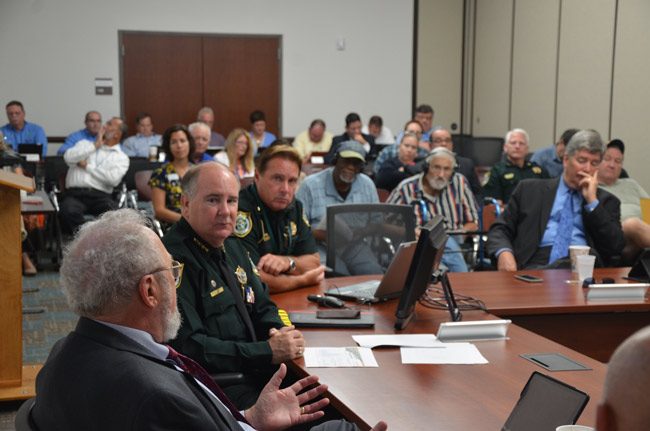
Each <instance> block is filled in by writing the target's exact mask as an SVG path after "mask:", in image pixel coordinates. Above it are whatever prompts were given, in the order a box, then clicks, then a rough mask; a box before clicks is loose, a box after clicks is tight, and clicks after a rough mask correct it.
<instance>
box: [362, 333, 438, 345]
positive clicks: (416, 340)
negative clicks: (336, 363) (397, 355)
mask: <svg viewBox="0 0 650 431" xmlns="http://www.w3.org/2000/svg"><path fill="white" fill-rule="evenodd" d="M352 339H353V340H354V341H356V343H357V344H358V345H359V346H361V347H369V348H371V349H372V348H373V347H377V346H400V347H442V346H443V344H442V343H441V342H439V341H438V340H437V339H436V336H435V335H433V334H397V335H395V334H385V335H353V336H352Z"/></svg>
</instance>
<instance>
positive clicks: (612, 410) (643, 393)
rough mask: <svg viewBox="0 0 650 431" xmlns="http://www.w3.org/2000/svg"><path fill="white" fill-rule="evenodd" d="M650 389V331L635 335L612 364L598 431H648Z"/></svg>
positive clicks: (597, 420) (597, 418)
mask: <svg viewBox="0 0 650 431" xmlns="http://www.w3.org/2000/svg"><path fill="white" fill-rule="evenodd" d="M648 387H650V327H645V328H643V329H641V330H640V331H638V332H636V333H635V334H633V335H632V336H631V337H630V338H628V339H627V340H625V341H624V342H623V344H621V345H620V346H619V347H618V348H617V349H616V351H615V352H614V355H613V356H612V358H611V359H610V361H609V365H608V367H607V376H606V377H605V387H604V390H603V398H602V399H601V401H600V403H599V404H598V411H597V416H596V429H597V430H598V431H623V430H624V431H646V430H648V429H650V409H648V402H647V398H646V397H647V396H648Z"/></svg>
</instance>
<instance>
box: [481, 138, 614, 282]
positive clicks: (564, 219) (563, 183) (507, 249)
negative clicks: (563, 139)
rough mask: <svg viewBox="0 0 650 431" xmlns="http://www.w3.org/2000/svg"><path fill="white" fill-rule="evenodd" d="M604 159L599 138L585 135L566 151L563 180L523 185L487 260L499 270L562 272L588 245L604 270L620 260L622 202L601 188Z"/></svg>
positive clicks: (494, 230) (495, 228)
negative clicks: (572, 254)
mask: <svg viewBox="0 0 650 431" xmlns="http://www.w3.org/2000/svg"><path fill="white" fill-rule="evenodd" d="M602 154H603V142H602V140H601V138H600V135H599V134H598V132H596V131H594V130H581V131H579V132H577V133H576V134H575V135H573V138H571V140H570V141H569V144H568V145H567V147H566V151H565V153H564V170H563V173H562V176H561V177H560V178H553V179H530V180H525V181H522V182H520V183H519V185H518V186H517V188H516V189H515V191H514V192H513V194H512V198H511V199H510V201H509V202H508V206H507V207H506V209H505V211H504V212H503V213H502V214H501V215H500V216H499V217H498V218H497V220H496V221H495V222H494V223H493V224H492V226H491V227H490V232H489V234H488V242H487V251H488V255H489V256H490V257H491V258H492V260H493V261H494V262H496V264H497V268H498V269H499V270H505V271H516V270H517V269H523V268H542V267H549V266H550V267H554V266H558V265H560V264H562V263H566V259H565V258H566V257H567V256H568V254H569V246H570V245H589V246H590V247H591V249H592V253H594V254H596V256H597V263H599V264H605V265H607V264H610V263H611V262H613V261H614V260H615V258H616V257H618V256H620V255H621V252H622V251H623V246H624V245H625V240H624V238H623V231H622V229H621V222H620V218H621V208H620V201H619V200H618V199H617V198H616V197H615V196H613V195H612V194H611V193H609V192H606V191H605V190H603V189H600V188H598V165H599V164H600V161H601V157H602Z"/></svg>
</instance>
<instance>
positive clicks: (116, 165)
mask: <svg viewBox="0 0 650 431" xmlns="http://www.w3.org/2000/svg"><path fill="white" fill-rule="evenodd" d="M63 159H64V160H65V162H66V163H67V164H68V166H69V168H68V174H67V175H66V178H65V186H66V188H72V187H90V188H93V189H96V190H100V191H102V192H105V193H112V192H113V188H114V187H116V186H117V185H118V184H119V183H120V181H122V178H123V177H124V174H126V171H127V170H128V169H129V157H128V156H127V155H126V154H124V152H122V150H121V149H120V146H119V145H114V146H112V147H109V146H107V145H102V146H101V147H100V148H99V149H97V148H95V143H94V142H92V141H88V140H86V139H83V140H81V141H79V142H77V143H76V144H75V145H74V147H72V148H70V149H68V150H67V151H66V152H65V154H64V155H63ZM82 160H86V161H87V162H88V164H87V165H86V168H81V167H79V166H77V163H78V162H81V161H82Z"/></svg>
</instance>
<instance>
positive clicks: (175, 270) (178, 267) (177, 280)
mask: <svg viewBox="0 0 650 431" xmlns="http://www.w3.org/2000/svg"><path fill="white" fill-rule="evenodd" d="M184 265H185V264H183V263H180V262H179V261H177V260H172V266H171V268H160V269H157V270H155V271H152V272H151V274H155V273H156V272H160V271H167V270H169V271H171V272H172V277H174V285H175V286H176V287H178V286H180V284H181V277H182V275H183V266H184Z"/></svg>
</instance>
